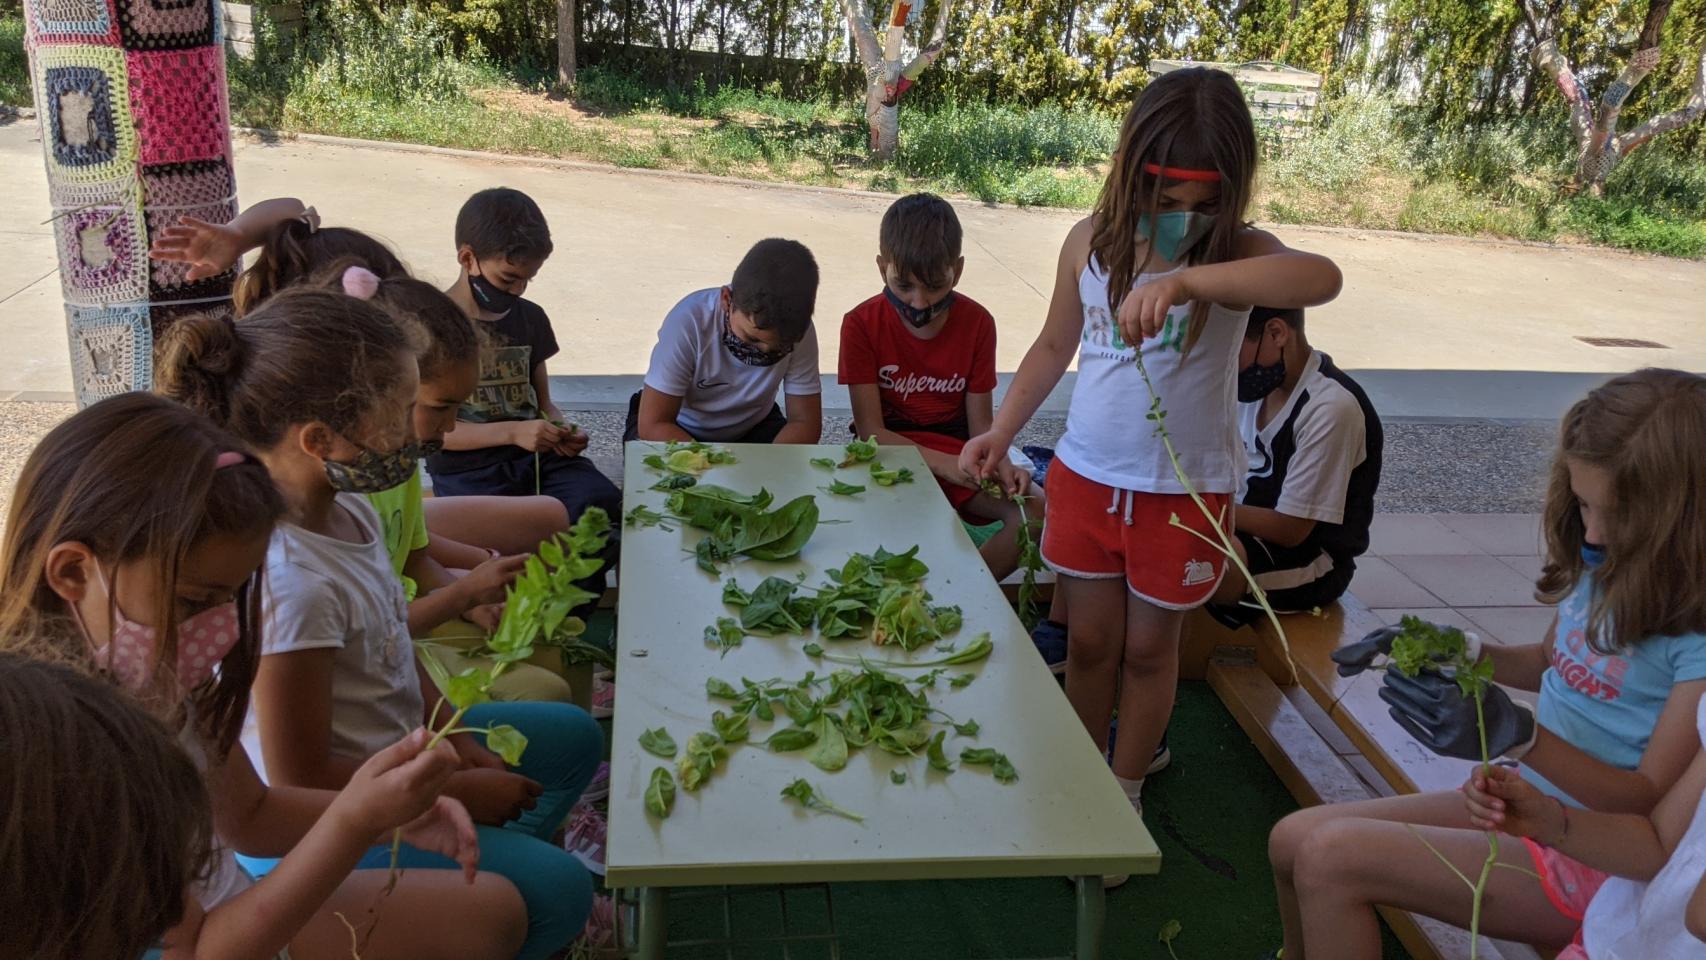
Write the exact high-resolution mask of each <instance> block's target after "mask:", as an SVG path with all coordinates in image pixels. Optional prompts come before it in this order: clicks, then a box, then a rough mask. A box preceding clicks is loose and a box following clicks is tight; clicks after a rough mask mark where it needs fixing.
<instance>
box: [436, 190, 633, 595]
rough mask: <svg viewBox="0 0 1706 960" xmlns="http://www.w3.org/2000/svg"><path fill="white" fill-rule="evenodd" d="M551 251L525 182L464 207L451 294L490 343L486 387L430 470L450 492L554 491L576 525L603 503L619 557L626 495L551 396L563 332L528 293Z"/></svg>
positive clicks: (483, 377) (483, 373)
mask: <svg viewBox="0 0 1706 960" xmlns="http://www.w3.org/2000/svg"><path fill="white" fill-rule="evenodd" d="M551 249H552V246H551V231H550V228H549V227H548V226H547V225H546V223H545V215H544V213H543V212H541V211H540V209H539V205H538V204H536V203H534V202H533V200H532V199H531V198H530V197H528V196H527V195H526V194H524V193H521V192H520V191H518V190H511V189H508V188H505V187H495V188H492V189H490V190H482V191H480V192H479V193H476V194H474V195H473V196H472V197H469V198H468V202H466V203H464V204H463V205H462V211H461V212H460V213H458V214H457V215H456V260H457V263H458V265H460V267H461V268H462V272H461V276H459V277H458V278H457V281H456V283H455V284H453V285H452V286H451V287H450V289H449V290H446V291H445V292H446V293H447V294H449V296H450V298H451V299H452V300H455V301H456V303H457V305H459V306H460V307H461V308H462V310H463V312H464V313H466V314H467V315H468V316H469V317H470V318H472V319H474V320H476V321H477V322H478V326H479V328H480V329H481V330H482V331H483V332H484V333H485V335H486V339H487V340H488V341H489V342H488V344H487V346H486V349H484V350H483V351H482V352H481V358H480V382H479V385H478V386H476V387H475V388H474V393H473V395H472V396H470V397H469V398H468V399H467V400H466V401H465V402H464V403H463V404H462V409H461V410H459V411H458V412H457V415H456V429H455V430H453V431H451V432H450V433H448V434H446V435H445V438H444V451H443V452H441V453H439V454H437V455H435V456H433V457H431V458H429V459H428V460H427V473H429V474H431V476H432V486H433V493H434V495H436V496H441V497H444V496H450V497H454V496H464V495H469V494H488V495H491V494H497V495H508V496H523V495H528V496H530V495H532V494H534V493H543V494H546V495H549V496H552V497H555V498H557V499H558V500H559V501H561V502H562V504H563V507H564V508H565V509H566V510H568V513H569V521H570V522H571V523H572V522H574V521H575V520H576V519H578V518H579V517H580V515H581V513H582V512H583V511H585V510H586V508H587V507H601V508H603V509H604V510H605V511H606V512H607V513H609V514H610V519H611V521H612V524H613V525H612V527H611V531H610V537H611V547H612V549H611V554H610V556H609V557H608V558H607V559H610V560H611V561H614V558H615V549H614V548H615V544H616V538H617V535H618V532H619V531H620V530H621V522H620V521H621V511H622V495H621V493H620V492H618V491H617V489H616V485H615V484H614V483H611V482H610V480H609V479H608V478H607V477H605V476H604V474H602V473H600V472H599V470H598V468H597V467H596V466H594V465H593V463H592V461H590V460H588V459H587V458H586V457H585V456H582V454H583V452H584V451H585V450H586V445H587V435H586V434H585V433H584V432H582V431H581V430H580V429H579V428H577V427H575V426H574V425H572V424H568V423H566V422H565V421H564V419H563V415H562V412H561V411H559V410H558V409H557V407H556V405H555V404H553V403H552V402H551V390H550V378H549V377H548V376H547V375H546V372H545V361H546V360H549V359H550V358H551V357H553V356H555V355H556V353H557V338H556V336H555V334H553V333H552V332H551V321H550V319H549V318H547V317H546V316H545V311H544V310H542V309H540V307H539V305H538V304H536V303H534V302H532V301H531V300H524V299H522V296H521V294H523V293H525V292H526V290H527V285H528V283H529V282H530V281H531V280H532V279H533V277H534V275H535V274H537V273H538V272H539V268H540V267H542V266H544V264H545V260H546V258H547V257H549V256H550V255H551ZM536 457H537V460H536V459H535V458H536ZM535 484H537V489H535ZM599 579H600V581H602V575H600V577H599ZM600 586H601V585H600Z"/></svg>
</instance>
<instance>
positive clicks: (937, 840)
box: [606, 442, 1161, 887]
mask: <svg viewBox="0 0 1706 960" xmlns="http://www.w3.org/2000/svg"><path fill="white" fill-rule="evenodd" d="M659 447H661V445H659V444H650V443H645V442H635V443H630V444H629V445H628V451H627V464H626V484H625V488H624V489H625V490H626V491H627V492H626V494H625V507H624V509H625V510H627V509H632V508H633V507H634V506H635V505H637V504H646V505H648V506H651V507H653V508H655V509H658V510H663V509H664V506H663V503H664V500H665V498H666V496H667V495H666V494H664V493H662V492H659V491H653V490H651V489H650V488H651V486H652V484H654V483H656V482H657V480H658V479H659V474H658V473H657V472H656V471H653V470H650V469H648V468H646V467H645V466H644V465H643V464H642V463H641V460H642V459H643V458H644V457H645V456H646V455H647V454H649V453H652V452H654V451H655V450H656V449H657V448H659ZM728 448H729V449H730V450H731V451H732V452H733V453H734V454H735V455H736V456H737V457H738V458H739V460H740V462H739V463H737V464H731V465H728V466H722V467H715V468H713V469H712V470H711V471H710V472H709V473H707V474H706V475H705V476H704V477H703V482H705V483H715V484H720V485H722V486H726V487H730V488H733V489H735V490H739V491H742V492H749V493H750V492H756V491H757V490H758V488H759V487H761V486H762V487H765V488H767V489H769V491H770V492H771V493H772V494H774V495H775V497H776V500H775V504H774V505H773V506H772V509H774V507H775V506H779V505H781V504H783V503H786V502H787V501H788V500H790V499H793V498H794V497H797V496H800V495H802V494H806V493H815V494H816V495H817V498H818V505H819V507H820V510H821V520H822V521H830V520H846V521H851V522H847V523H822V522H820V525H819V526H818V528H817V532H816V533H815V534H814V535H813V536H812V539H811V541H810V542H809V543H808V544H807V545H806V547H805V549H804V550H803V551H802V552H801V554H800V556H799V557H797V558H795V559H794V560H792V561H789V562H786V563H760V562H756V561H752V560H746V559H742V560H740V561H738V562H736V563H734V564H732V565H730V566H728V567H726V568H725V570H724V573H723V578H727V577H730V576H733V577H735V578H736V579H737V580H738V581H739V582H740V584H741V585H742V586H743V587H745V588H747V589H749V590H750V589H751V588H752V587H754V586H756V585H757V584H758V582H759V581H761V580H762V579H763V578H764V577H766V576H769V575H772V574H776V575H779V576H785V577H791V576H794V575H796V574H797V573H798V572H799V571H800V570H804V571H806V573H807V577H806V581H805V582H806V584H807V585H809V586H815V585H818V584H820V583H822V582H823V581H824V580H825V576H824V571H825V570H827V569H831V568H839V567H840V566H841V565H842V564H843V563H844V562H845V561H846V559H847V556H848V555H849V554H850V553H872V552H874V551H875V550H876V548H877V547H878V546H883V547H887V548H888V549H889V550H890V551H893V552H897V553H898V552H900V551H903V550H906V549H908V548H910V547H911V546H913V545H914V544H918V545H919V547H920V549H919V553H918V556H919V559H921V560H923V561H924V562H925V563H927V564H928V565H929V566H930V574H929V576H928V577H926V578H925V580H924V586H925V587H926V589H928V590H929V591H930V592H931V593H932V594H933V595H934V597H935V599H934V601H933V602H935V603H937V604H957V605H959V607H960V608H961V610H962V611H963V612H964V615H965V623H964V626H962V627H961V629H960V631H959V633H958V634H957V635H956V636H954V637H953V638H952V640H951V641H950V642H953V643H955V644H957V645H959V646H963V645H964V644H965V643H967V642H969V641H970V640H971V639H972V638H973V637H975V636H977V635H978V634H979V633H981V632H983V631H989V633H990V635H991V638H992V639H993V641H994V643H995V650H994V653H993V654H991V655H990V657H989V658H988V659H987V660H984V661H983V662H982V663H980V664H975V665H971V666H961V667H953V668H950V670H951V671H952V672H951V673H950V674H949V676H952V674H953V673H959V672H964V671H976V672H977V673H978V674H979V675H978V678H977V680H975V681H974V682H972V683H971V684H970V685H968V686H966V687H964V688H962V689H958V690H955V689H952V688H951V687H950V686H949V685H948V683H947V677H946V676H945V677H943V678H942V680H941V681H939V682H938V683H937V685H936V687H935V689H932V690H929V691H927V695H928V696H929V698H930V700H931V703H932V705H933V706H935V707H937V708H939V709H942V710H945V711H946V712H947V713H949V714H951V715H952V716H953V717H954V718H955V719H956V720H960V721H964V720H967V719H976V720H977V721H978V723H979V724H980V725H981V727H982V729H981V731H980V732H979V735H978V736H977V737H976V738H972V739H968V738H964V737H958V736H955V735H954V734H953V731H952V730H951V729H950V730H949V736H948V739H947V742H946V748H947V754H948V757H949V759H950V760H952V761H953V762H954V765H955V766H956V768H957V769H956V770H955V772H954V773H952V774H942V773H938V772H936V771H933V770H931V769H930V768H929V764H928V763H927V762H926V761H925V759H924V757H922V756H920V757H918V758H916V759H913V758H906V757H897V756H894V755H892V754H889V753H885V752H884V751H882V750H879V749H877V748H876V747H874V746H868V747H865V748H864V749H861V750H856V751H854V752H853V753H852V758H851V760H850V761H849V762H848V764H847V766H846V768H844V769H842V770H840V771H837V772H835V773H826V772H824V771H822V770H819V769H818V768H817V767H815V766H813V765H812V764H811V762H810V761H809V760H808V759H807V758H806V756H807V751H798V752H795V753H771V752H769V751H768V750H766V749H765V748H764V746H763V744H762V742H761V741H762V740H763V739H764V738H766V737H768V736H769V735H770V733H771V732H773V731H774V730H780V729H783V728H785V727H787V726H789V725H790V721H789V720H788V718H787V714H786V713H784V712H782V711H781V710H780V709H778V711H777V713H778V716H777V719H776V722H775V723H774V724H766V723H764V722H762V721H760V720H758V719H757V718H756V717H754V718H753V720H752V736H751V741H749V742H747V743H742V744H736V745H734V746H732V747H731V748H730V752H729V758H728V762H727V764H726V765H725V766H722V767H719V768H718V769H717V770H716V772H715V773H713V774H712V776H711V778H710V780H709V781H708V782H706V783H705V784H704V785H703V786H702V787H701V788H700V789H699V790H698V792H696V793H688V792H687V791H686V790H684V789H682V788H681V787H680V779H679V776H678V777H677V794H676V801H675V809H674V812H673V813H672V814H671V815H670V817H669V818H668V819H667V820H661V821H660V820H658V819H656V818H654V817H652V816H651V815H650V814H648V813H647V812H646V810H645V804H644V799H643V798H644V795H645V790H646V785H647V782H648V780H649V778H650V776H651V772H652V770H653V768H655V767H657V766H659V765H665V766H668V767H670V769H671V773H672V774H673V773H675V769H674V767H675V765H674V763H673V762H671V761H666V760H663V759H661V758H659V757H655V756H653V755H651V754H649V753H647V752H645V751H644V750H642V749H640V746H639V744H638V738H639V736H640V734H641V733H642V732H643V731H645V730H647V729H650V728H653V727H659V726H662V727H665V728H667V729H668V731H669V733H670V735H671V736H672V737H673V738H674V739H675V741H676V743H677V744H678V745H680V746H681V748H682V749H683V751H684V750H685V748H686V744H687V740H688V738H689V737H690V736H692V735H693V734H694V733H695V732H698V731H701V730H706V731H708V730H710V729H711V726H710V718H711V713H712V711H714V710H723V711H725V712H729V710H730V706H731V705H730V704H728V703H726V702H723V701H715V700H711V699H709V698H708V697H707V696H706V693H705V680H706V678H707V677H713V676H714V677H718V678H721V679H724V680H727V681H728V682H729V683H731V684H733V685H734V686H735V687H736V688H739V687H740V681H741V678H742V677H747V678H750V679H752V680H766V679H770V678H772V677H780V678H783V679H785V680H789V681H793V680H798V679H800V678H801V677H803V676H804V675H805V674H806V672H807V671H809V670H816V671H817V673H818V674H819V675H820V676H825V675H827V674H829V673H830V672H831V671H833V670H835V669H840V668H839V667H837V666H836V665H834V664H832V663H830V662H828V661H817V660H813V659H812V658H811V657H808V656H807V655H806V654H805V653H803V652H802V651H801V647H803V646H804V645H805V644H806V643H807V642H808V641H807V639H806V638H803V637H799V636H794V637H748V638H747V639H746V640H745V642H744V644H743V645H742V646H740V647H737V648H735V649H733V650H730V651H729V652H728V655H727V656H726V657H723V658H721V659H719V657H718V651H717V650H716V649H714V648H711V647H707V646H706V645H705V643H704V640H703V634H704V630H705V627H707V626H710V625H711V624H712V623H714V622H715V621H716V619H717V618H718V617H720V616H736V615H738V614H737V613H736V612H735V611H732V610H730V609H728V608H726V607H724V606H723V603H722V579H719V578H717V577H713V576H711V575H710V574H708V573H706V572H705V571H703V570H700V569H699V568H698V566H696V565H695V563H694V558H693V546H694V544H696V543H698V541H699V538H700V537H702V536H704V533H703V532H702V531H699V530H695V529H692V528H690V527H686V526H685V525H678V526H679V528H678V529H676V530H674V531H665V530H662V529H661V528H656V527H653V528H626V529H624V530H623V536H622V567H621V599H620V601H619V606H618V618H617V623H618V636H619V646H618V665H617V698H616V702H617V708H616V713H615V729H614V733H613V737H614V743H613V744H612V751H611V794H610V830H609V847H608V850H607V851H606V860H607V865H608V868H609V873H608V876H607V881H608V882H609V883H610V885H611V886H614V887H644V886H686V885H698V884H713V883H714V884H743V883H811V882H820V881H829V880H882V879H932V878H973V877H1017V876H1050V875H1062V876H1065V875H1086V874H1088V875H1097V874H1119V873H1155V872H1157V871H1158V870H1159V869H1160V866H1161V854H1160V851H1159V850H1157V849H1156V846H1155V841H1154V840H1153V839H1152V838H1151V837H1150V835H1149V832H1148V831H1147V830H1146V829H1145V828H1144V826H1143V823H1142V821H1141V820H1140V819H1139V818H1138V816H1137V814H1136V813H1135V812H1134V811H1133V810H1132V809H1131V805H1130V804H1129V803H1128V802H1127V801H1126V798H1125V796H1124V794H1123V793H1122V792H1121V791H1120V788H1119V785H1118V784H1117V783H1116V782H1115V781H1114V777H1113V774H1112V773H1111V772H1110V771H1109V770H1108V767H1107V764H1106V763H1105V762H1104V761H1103V759H1102V758H1101V757H1100V756H1099V755H1098V754H1097V752H1096V748H1095V744H1094V743H1093V742H1092V741H1091V739H1090V738H1089V737H1088V736H1086V735H1085V733H1084V728H1083V726H1082V724H1080V722H1079V720H1078V717H1077V716H1076V715H1075V714H1074V713H1073V712H1072V709H1071V707H1070V705H1069V704H1068V703H1067V701H1066V697H1065V695H1064V694H1063V693H1062V692H1061V690H1060V687H1059V685H1058V684H1057V682H1056V681H1055V679H1054V677H1053V676H1052V675H1051V674H1050V673H1049V671H1048V668H1047V667H1046V666H1045V665H1044V664H1043V662H1042V658H1041V657H1039V656H1038V655H1037V653H1036V649H1035V647H1033V646H1032V644H1031V643H1030V640H1029V638H1028V637H1027V636H1026V634H1025V631H1024V628H1023V626H1022V625H1021V624H1020V623H1019V620H1018V618H1017V617H1016V616H1015V615H1014V614H1013V612H1012V608H1011V607H1010V606H1009V605H1008V603H1007V601H1006V599H1005V597H1004V596H1003V595H1002V593H1001V590H1000V587H999V586H998V585H997V584H996V582H995V581H994V579H993V578H991V577H990V575H989V573H988V569H987V568H986V567H985V566H984V565H983V562H982V560H981V559H980V558H979V556H978V554H977V551H976V549H975V548H974V547H973V546H972V543H971V540H970V539H969V538H968V537H967V536H966V533H965V531H964V529H963V528H962V527H961V525H960V522H959V519H958V517H957V516H956V515H955V513H954V511H953V509H952V508H951V507H950V506H949V505H948V502H947V500H946V499H945V498H943V496H942V494H941V493H940V491H939V490H938V489H937V487H936V483H935V482H934V480H933V478H932V477H931V475H930V472H929V470H928V469H926V468H925V466H924V462H923V458H922V457H920V456H919V455H918V452H917V450H916V449H915V448H912V447H905V448H901V447H884V448H883V449H882V452H881V454H880V459H881V460H882V461H883V463H884V464H885V465H886V466H888V467H890V468H895V467H901V466H907V467H911V468H912V471H913V473H914V474H915V475H916V477H917V480H916V481H915V482H913V483H907V484H899V485H897V486H894V487H886V488H885V487H879V486H877V485H875V484H874V483H871V482H870V477H869V474H868V473H867V472H866V470H865V469H864V468H863V465H861V467H860V468H858V469H848V470H841V471H837V472H836V473H835V476H837V477H840V478H841V479H843V480H845V481H846V482H849V483H854V484H863V485H865V487H866V492H865V493H863V494H860V495H857V496H854V497H838V496H831V495H830V494H829V493H827V492H826V491H824V490H820V489H818V488H819V487H822V486H827V485H828V484H829V481H830V478H831V474H830V473H829V471H827V470H824V469H822V468H819V467H813V466H810V465H809V464H808V462H807V461H808V460H809V459H810V458H813V457H824V456H828V457H831V458H833V459H835V460H836V461H837V462H839V461H840V460H841V459H842V457H843V453H842V448H841V447H839V446H819V447H801V446H774V447H772V446H766V445H729V447H728ZM812 639H818V638H816V637H815V636H814V637H813V638H812ZM819 642H821V643H822V644H823V646H824V647H825V649H826V650H827V651H829V652H831V653H841V654H847V655H853V656H857V655H867V656H872V657H878V658H883V659H894V660H904V659H931V658H932V656H933V655H932V654H931V652H930V649H931V648H930V647H928V646H926V647H923V648H921V649H920V650H918V651H916V652H915V653H914V654H911V655H908V654H906V653H905V652H904V651H901V650H899V649H898V648H895V647H881V648H878V647H873V646H872V645H871V643H870V641H869V640H849V641H822V640H820V641H819ZM642 651H643V654H642ZM849 669H856V668H849ZM899 672H901V673H903V674H905V675H907V676H913V675H917V674H919V673H922V672H923V671H922V670H907V671H899ZM967 746H971V747H994V748H995V749H997V750H1000V751H1001V752H1003V753H1005V754H1006V755H1007V756H1008V758H1009V759H1010V760H1011V761H1012V763H1013V765H1014V767H1015V768H1016V769H1017V771H1018V774H1019V779H1018V780H1017V781H1016V782H1014V783H1011V784H1001V783H997V782H996V781H995V779H994V778H993V777H992V776H991V775H990V773H989V768H987V767H966V766H963V765H961V764H960V763H959V759H958V758H959V752H960V749H961V748H962V747H967ZM897 766H899V767H903V768H905V769H906V771H907V782H906V783H904V784H900V785H896V784H894V783H892V782H891V781H890V778H889V771H890V770H891V769H893V768H894V767H897ZM796 777H803V778H805V779H806V780H808V781H810V782H811V783H812V784H814V785H815V786H817V787H818V789H819V790H820V791H821V792H822V793H823V795H824V796H826V797H827V798H828V799H829V800H831V801H832V802H834V803H835V804H836V805H838V806H840V807H843V808H845V809H847V810H851V811H853V812H855V813H858V814H861V815H863V816H864V817H865V822H864V823H863V824H860V823H855V822H853V821H851V820H846V819H843V818H841V817H836V816H830V815H826V814H821V813H815V812H808V811H806V810H803V809H802V808H801V807H800V806H799V805H798V804H796V803H794V802H793V801H792V800H787V801H785V800H783V798H782V797H781V790H782V788H783V787H784V786H786V785H787V784H788V783H789V782H791V781H792V780H793V779H795V778H796Z"/></svg>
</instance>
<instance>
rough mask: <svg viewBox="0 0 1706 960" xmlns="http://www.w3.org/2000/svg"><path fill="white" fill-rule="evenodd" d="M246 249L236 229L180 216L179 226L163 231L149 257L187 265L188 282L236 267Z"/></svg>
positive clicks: (152, 247)
mask: <svg viewBox="0 0 1706 960" xmlns="http://www.w3.org/2000/svg"><path fill="white" fill-rule="evenodd" d="M245 246H246V241H245V240H244V239H243V234H242V233H240V232H238V231H237V229H236V228H234V227H231V226H227V225H225V224H220V223H208V222H207V221H206V220H197V219H196V218H195V217H179V218H178V222H177V223H176V224H174V225H173V226H169V227H167V228H166V229H164V230H162V231H160V236H159V237H158V238H157V239H156V240H155V241H154V244H153V245H152V246H151V247H149V248H148V255H149V256H150V257H153V258H154V259H156V260H165V261H168V262H171V263H187V264H189V265H190V271H189V275H188V279H190V280H205V279H207V278H208V277H216V276H218V275H220V274H222V273H224V272H225V271H227V270H229V269H231V268H232V267H234V266H236V265H237V261H238V260H239V259H240V258H241V257H242V256H243V249H244V247H245Z"/></svg>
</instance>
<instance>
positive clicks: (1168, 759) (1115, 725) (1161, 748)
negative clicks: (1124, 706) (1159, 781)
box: [1108, 718, 1173, 777]
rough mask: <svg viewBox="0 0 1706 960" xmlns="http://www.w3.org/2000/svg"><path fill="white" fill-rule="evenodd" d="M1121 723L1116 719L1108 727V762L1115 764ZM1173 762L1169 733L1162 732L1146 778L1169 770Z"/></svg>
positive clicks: (1144, 772)
mask: <svg viewBox="0 0 1706 960" xmlns="http://www.w3.org/2000/svg"><path fill="white" fill-rule="evenodd" d="M1119 732H1120V721H1119V719H1118V718H1115V719H1114V721H1113V722H1112V723H1110V724H1109V725H1108V762H1109V763H1113V762H1114V738H1115V737H1117V736H1119ZM1172 762H1173V751H1171V750H1169V749H1167V731H1166V730H1162V731H1161V742H1160V743H1159V744H1157V745H1156V747H1155V755H1154V756H1153V757H1150V758H1149V768H1148V769H1147V770H1145V771H1143V775H1144V776H1146V777H1149V776H1154V775H1155V774H1157V773H1160V772H1161V771H1163V770H1165V769H1167V767H1168V766H1169V765H1171V764H1172Z"/></svg>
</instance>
